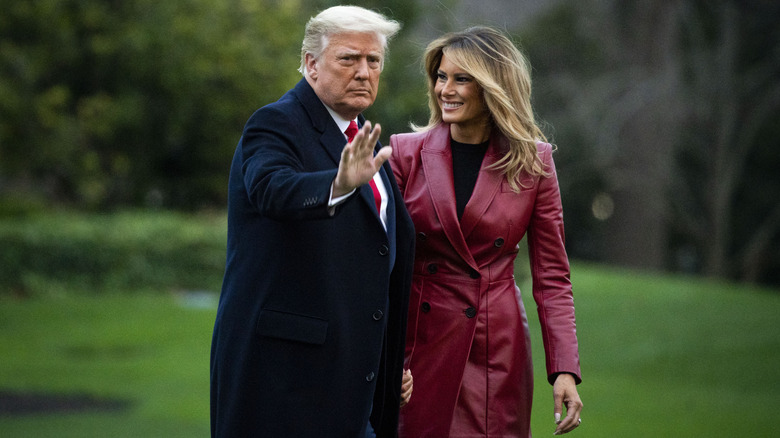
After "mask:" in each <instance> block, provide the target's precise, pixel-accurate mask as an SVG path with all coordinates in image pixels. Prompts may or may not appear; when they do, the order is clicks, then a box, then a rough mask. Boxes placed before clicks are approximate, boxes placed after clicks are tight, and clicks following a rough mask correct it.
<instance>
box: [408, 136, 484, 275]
mask: <svg viewBox="0 0 780 438" xmlns="http://www.w3.org/2000/svg"><path fill="white" fill-rule="evenodd" d="M449 128H450V125H449V124H446V123H442V124H440V125H439V126H437V127H436V128H433V129H432V130H430V131H429V132H428V136H427V138H426V139H425V141H424V142H423V144H424V146H423V148H422V150H421V151H420V158H421V161H422V165H423V170H424V171H425V180H426V182H427V183H428V184H427V185H428V191H429V193H430V196H431V199H432V200H433V208H434V210H435V211H436V216H437V217H438V218H439V222H440V223H441V226H442V229H443V230H444V234H445V235H446V236H447V239H448V240H449V241H450V243H451V244H452V246H453V248H455V251H457V252H458V254H459V255H460V256H461V257H462V258H463V260H464V261H466V263H468V264H469V265H470V266H471V267H472V268H474V269H479V267H478V266H477V263H476V261H474V257H473V256H472V255H471V251H469V248H468V246H467V245H466V239H465V238H464V237H463V233H462V231H461V227H460V223H459V222H458V213H457V208H456V201H455V185H454V181H453V175H452V152H451V150H450V129H449Z"/></svg>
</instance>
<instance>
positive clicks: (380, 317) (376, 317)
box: [372, 310, 385, 321]
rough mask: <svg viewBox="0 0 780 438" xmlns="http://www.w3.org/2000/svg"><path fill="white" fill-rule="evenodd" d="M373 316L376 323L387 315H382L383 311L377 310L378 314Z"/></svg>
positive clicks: (375, 313)
mask: <svg viewBox="0 0 780 438" xmlns="http://www.w3.org/2000/svg"><path fill="white" fill-rule="evenodd" d="M372 316H373V318H374V321H379V320H380V319H382V317H383V316H385V314H384V313H382V311H381V310H377V311H376V312H374V314H373V315H372Z"/></svg>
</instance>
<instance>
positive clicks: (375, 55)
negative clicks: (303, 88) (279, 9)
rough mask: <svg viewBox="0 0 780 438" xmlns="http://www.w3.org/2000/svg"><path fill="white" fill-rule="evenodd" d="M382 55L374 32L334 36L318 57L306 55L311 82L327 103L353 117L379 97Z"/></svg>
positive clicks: (337, 110)
mask: <svg viewBox="0 0 780 438" xmlns="http://www.w3.org/2000/svg"><path fill="white" fill-rule="evenodd" d="M383 56H384V51H383V49H382V44H381V43H380V42H379V40H378V39H377V36H376V34H374V33H340V34H335V35H331V36H330V38H329V40H328V46H327V47H326V48H325V51H324V52H323V53H322V55H321V56H320V58H319V59H314V57H313V56H312V55H309V54H307V55H306V69H307V70H308V73H309V83H310V84H311V86H312V88H314V92H315V93H317V96H318V97H319V98H320V100H322V102H323V103H324V104H325V105H327V106H329V107H330V108H331V109H333V110H334V111H336V112H337V113H338V114H339V115H340V116H342V117H344V118H345V119H347V120H352V119H354V118H355V117H357V115H358V114H359V113H360V112H362V111H363V110H365V109H366V108H368V107H369V106H371V104H372V103H374V99H376V94H377V91H378V89H379V73H380V71H381V68H382V57H383Z"/></svg>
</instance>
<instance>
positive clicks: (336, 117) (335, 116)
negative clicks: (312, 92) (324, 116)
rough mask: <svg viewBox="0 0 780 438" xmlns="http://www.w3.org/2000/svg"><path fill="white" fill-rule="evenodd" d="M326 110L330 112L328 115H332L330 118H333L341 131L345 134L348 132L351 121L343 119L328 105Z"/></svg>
mask: <svg viewBox="0 0 780 438" xmlns="http://www.w3.org/2000/svg"><path fill="white" fill-rule="evenodd" d="M325 109H327V110H328V113H330V116H331V117H332V118H333V121H334V122H336V125H337V126H338V127H339V130H340V131H341V132H342V133H343V132H344V131H346V130H347V127H348V126H349V122H351V120H344V118H343V117H341V116H340V115H339V114H338V113H337V112H336V111H333V110H332V109H331V108H330V107H329V106H328V105H325ZM355 123H357V117H356V118H355Z"/></svg>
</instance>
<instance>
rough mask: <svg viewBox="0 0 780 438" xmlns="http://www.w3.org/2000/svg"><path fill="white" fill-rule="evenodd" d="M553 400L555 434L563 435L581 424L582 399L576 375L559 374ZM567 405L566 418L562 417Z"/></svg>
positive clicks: (554, 386) (554, 387) (554, 385)
mask: <svg viewBox="0 0 780 438" xmlns="http://www.w3.org/2000/svg"><path fill="white" fill-rule="evenodd" d="M553 401H554V403H555V409H554V411H553V412H554V414H555V424H557V425H558V427H556V428H555V433H553V435H561V434H564V433H567V432H571V431H572V430H574V429H575V428H576V427H577V426H579V425H580V423H581V422H582V419H580V412H581V411H582V400H580V395H579V394H578V393H577V384H576V383H575V381H574V376H572V375H571V374H568V373H561V374H558V377H556V378H555V383H554V384H553ZM564 405H566V418H564V419H561V414H562V413H563V406H564Z"/></svg>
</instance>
